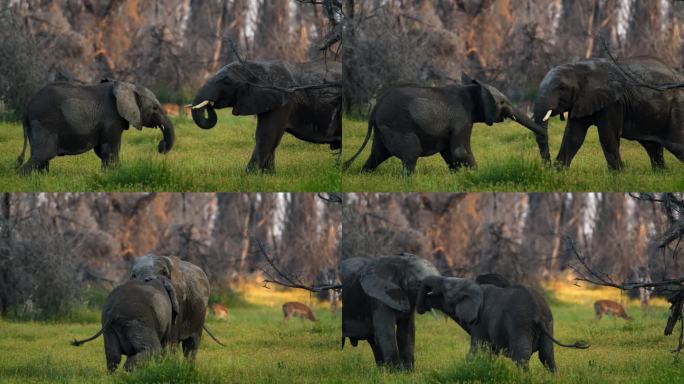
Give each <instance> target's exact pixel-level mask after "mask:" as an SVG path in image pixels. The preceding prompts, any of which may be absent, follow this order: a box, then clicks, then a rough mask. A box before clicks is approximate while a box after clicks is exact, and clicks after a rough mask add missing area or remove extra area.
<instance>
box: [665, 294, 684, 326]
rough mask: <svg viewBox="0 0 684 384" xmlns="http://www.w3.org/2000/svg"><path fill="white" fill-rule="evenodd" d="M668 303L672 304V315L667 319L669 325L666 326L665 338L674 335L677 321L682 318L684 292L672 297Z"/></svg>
mask: <svg viewBox="0 0 684 384" xmlns="http://www.w3.org/2000/svg"><path fill="white" fill-rule="evenodd" d="M668 301H669V302H670V303H671V304H672V306H670V315H669V316H668V318H667V325H665V336H669V335H671V334H672V329H674V326H675V324H677V321H678V320H679V319H680V318H681V317H682V306H683V305H684V290H680V291H679V292H677V293H675V294H674V295H672V296H671V297H670V298H669V299H668Z"/></svg>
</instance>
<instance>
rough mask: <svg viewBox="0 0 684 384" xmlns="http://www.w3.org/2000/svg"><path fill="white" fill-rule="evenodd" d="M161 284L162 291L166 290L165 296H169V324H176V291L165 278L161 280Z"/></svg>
mask: <svg viewBox="0 0 684 384" xmlns="http://www.w3.org/2000/svg"><path fill="white" fill-rule="evenodd" d="M161 281H162V284H163V285H164V289H165V290H166V294H167V295H169V300H170V301H171V323H172V324H173V323H175V322H176V316H178V308H179V306H178V297H177V296H176V289H175V288H174V287H173V284H171V282H170V281H169V279H167V278H162V279H161Z"/></svg>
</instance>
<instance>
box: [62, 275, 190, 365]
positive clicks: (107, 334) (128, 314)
mask: <svg viewBox="0 0 684 384" xmlns="http://www.w3.org/2000/svg"><path fill="white" fill-rule="evenodd" d="M177 313H178V299H177V297H176V294H175V290H174V288H173V286H172V285H171V284H170V283H169V281H168V280H167V279H163V278H159V279H149V280H148V281H138V280H130V281H127V282H126V283H124V284H122V285H120V286H118V287H116V288H114V290H113V291H112V292H111V293H110V294H109V296H107V301H106V303H105V306H104V308H103V309H102V328H101V329H100V331H99V332H98V333H97V334H95V335H94V336H92V337H90V338H88V339H85V340H80V341H79V340H74V341H73V342H72V344H73V345H75V346H80V345H81V344H83V343H86V342H88V341H91V340H93V339H95V338H97V337H99V336H100V335H101V334H104V346H105V356H106V358H107V370H108V371H109V372H110V373H112V372H114V371H115V370H116V369H117V367H118V366H119V363H120V362H121V355H126V356H127V358H126V363H125V364H124V368H125V369H126V370H127V371H128V370H131V369H132V368H134V367H135V365H136V364H137V363H139V362H140V361H141V360H143V359H145V358H147V357H149V356H151V355H153V354H156V353H159V352H161V350H162V348H163V347H165V346H167V345H173V344H174V338H173V337H174V336H173V324H174V321H175V319H176V316H177Z"/></svg>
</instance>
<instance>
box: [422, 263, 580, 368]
mask: <svg viewBox="0 0 684 384" xmlns="http://www.w3.org/2000/svg"><path fill="white" fill-rule="evenodd" d="M495 283H496V284H478V283H476V282H474V281H472V280H467V279H459V278H455V277H440V276H431V277H427V278H426V279H424V280H423V283H422V285H421V288H420V293H419V294H418V300H417V304H416V311H417V312H418V313H424V312H425V311H427V310H429V309H431V308H436V309H439V310H441V311H442V312H444V313H446V314H447V315H449V317H451V318H452V319H453V320H454V321H456V323H458V325H460V326H461V328H463V330H465V331H466V332H468V334H469V335H470V352H468V357H469V358H470V357H471V356H472V355H473V353H475V351H476V350H477V348H478V345H481V344H484V345H486V346H488V347H489V348H490V350H491V351H492V352H494V353H501V352H503V351H506V354H507V356H508V357H510V358H511V359H513V361H515V362H516V363H517V364H519V365H521V366H523V367H527V364H528V362H529V360H530V357H531V356H532V354H533V353H534V352H536V351H539V360H541V362H542V364H544V366H546V368H548V369H549V370H550V371H552V372H553V371H555V370H556V362H555V360H554V356H553V344H554V343H556V344H558V345H560V346H562V347H569V348H580V349H584V348H588V347H589V346H588V345H587V344H586V343H583V342H576V343H575V344H572V345H567V344H562V343H560V342H559V341H558V340H556V339H554V338H553V316H552V315H551V309H549V306H548V304H547V303H546V301H545V300H544V298H543V297H542V296H541V295H540V294H538V293H537V292H535V291H534V290H532V289H529V288H527V287H523V286H521V285H510V284H507V283H506V282H505V280H503V279H502V278H497V279H495ZM501 285H504V286H501Z"/></svg>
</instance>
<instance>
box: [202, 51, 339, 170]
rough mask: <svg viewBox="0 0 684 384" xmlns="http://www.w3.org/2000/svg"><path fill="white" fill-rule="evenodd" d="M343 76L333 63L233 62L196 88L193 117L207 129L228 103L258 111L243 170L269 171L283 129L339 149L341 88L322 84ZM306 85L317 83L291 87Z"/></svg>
mask: <svg viewBox="0 0 684 384" xmlns="http://www.w3.org/2000/svg"><path fill="white" fill-rule="evenodd" d="M341 76H342V66H341V64H340V63H337V62H322V61H317V62H310V63H297V64H293V63H288V62H283V61H236V62H233V63H231V64H228V65H226V66H225V67H223V68H222V69H221V70H219V71H218V72H217V73H216V74H215V75H214V76H213V77H212V78H211V79H209V80H208V81H207V82H206V83H205V84H204V85H203V86H202V88H200V90H199V91H198V92H197V96H195V100H194V102H193V104H192V119H193V120H194V121H195V124H197V125H198V126H199V127H200V128H203V129H210V128H213V127H214V126H215V125H216V121H217V117H216V112H215V109H220V108H228V107H231V108H232V109H233V110H232V113H233V115H236V116H245V115H256V116H257V126H256V146H255V147H254V151H253V153H252V158H251V159H250V161H249V164H247V171H248V172H250V171H255V170H261V171H263V170H268V171H273V170H274V169H275V150H276V147H278V144H280V140H281V138H282V137H283V134H284V133H285V132H288V133H290V134H292V135H294V136H295V137H296V138H298V139H300V140H304V141H307V142H310V143H316V144H329V145H330V148H331V149H332V150H340V149H341V147H342V115H341V111H342V93H341V91H340V89H339V88H338V87H336V86H332V85H331V86H327V85H326V83H331V82H339V81H340V79H341ZM308 85H318V86H317V87H311V88H306V89H302V90H297V91H295V90H293V89H292V88H294V87H301V86H308ZM205 113H206V116H205Z"/></svg>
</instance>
